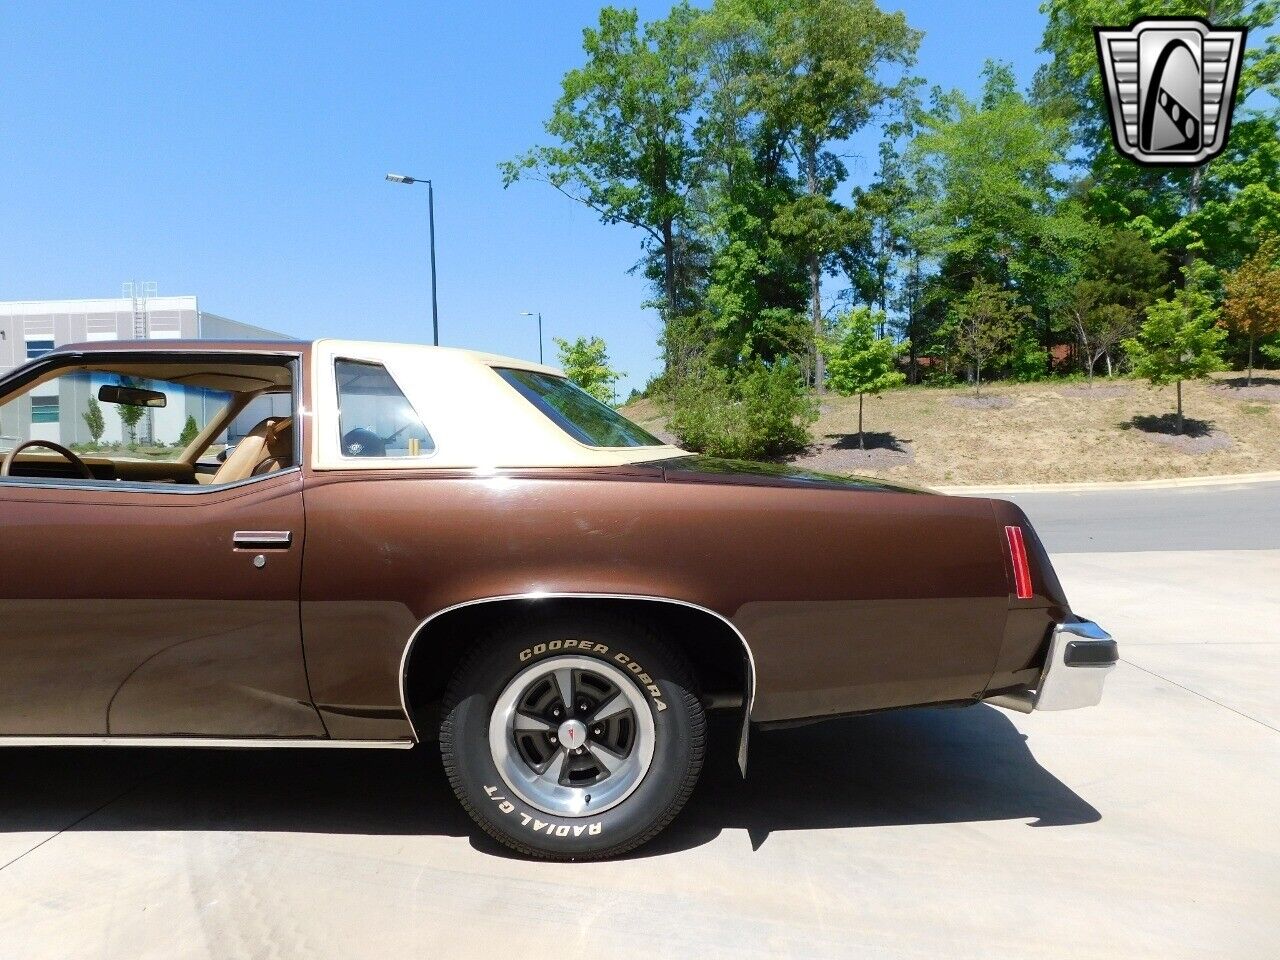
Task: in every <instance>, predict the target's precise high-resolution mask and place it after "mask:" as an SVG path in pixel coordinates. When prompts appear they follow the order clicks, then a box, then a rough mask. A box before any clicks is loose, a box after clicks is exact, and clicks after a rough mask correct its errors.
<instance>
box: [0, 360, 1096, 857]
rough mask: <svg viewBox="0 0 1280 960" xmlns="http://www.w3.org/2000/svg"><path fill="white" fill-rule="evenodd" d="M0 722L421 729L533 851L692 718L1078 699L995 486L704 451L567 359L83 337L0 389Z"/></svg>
mask: <svg viewBox="0 0 1280 960" xmlns="http://www.w3.org/2000/svg"><path fill="white" fill-rule="evenodd" d="M0 454H3V462H2V463H0V525H2V526H3V535H4V550H3V554H0V614H2V616H3V621H2V622H3V624H4V627H3V631H2V632H0V656H2V657H3V663H4V669H3V670H2V671H0V743H3V744H10V745H15V744H16V745H33V744H127V745H140V744H141V745H150V746H171V745H180V746H211V747H226V746H235V747H253V746H296V747H347V748H350V747H383V748H409V747H412V746H414V744H416V743H417V742H419V741H434V740H438V741H439V744H440V749H441V752H442V755H443V759H444V767H445V771H446V772H447V774H448V777H449V780H450V782H451V784H452V785H453V789H454V790H455V792H456V793H457V795H458V798H459V800H460V801H461V802H462V804H463V806H464V807H466V809H467V810H468V811H469V812H470V813H471V815H472V816H473V817H474V818H475V819H476V821H477V823H479V824H480V826H481V827H483V828H484V829H485V830H486V831H488V832H489V833H490V834H492V835H493V836H495V837H497V838H498V839H499V840H501V841H502V842H503V843H506V844H508V845H510V846H511V847H513V848H515V849H517V850H520V851H523V852H524V853H527V854H531V855H534V856H539V857H549V858H559V859H588V858H595V857H603V856H609V855H613V854H617V853H620V852H622V851H625V850H628V849H630V848H633V847H635V846H637V845H639V844H641V843H643V842H645V841H646V840H648V839H649V838H651V837H653V836H654V835H655V834H657V833H658V831H660V830H661V829H662V828H663V827H664V826H665V825H666V824H667V823H668V822H670V820H671V819H672V818H673V817H674V816H675V815H676V814H677V812H678V811H679V810H680V807H681V805H682V804H683V803H684V802H685V800H686V798H687V797H688V796H689V794H690V792H691V791H692V790H693V787H694V784H695V782H696V781H697V779H698V773H699V770H700V768H701V765H702V760H703V755H704V751H705V748H706V739H707V720H706V718H707V712H708V711H711V710H723V711H736V713H737V715H738V717H739V718H740V719H741V725H740V727H738V726H737V725H736V724H735V727H734V728H735V729H740V730H741V734H740V738H739V743H738V744H737V748H738V757H739V762H740V763H741V764H742V766H743V770H744V772H745V769H746V759H747V733H748V730H749V728H750V725H751V724H757V725H768V724H776V723H794V722H796V721H804V720H816V719H822V718H827V717H834V716H840V715H847V714H852V713H862V712H866V711H873V710H885V709H889V708H896V707H909V706H919V705H925V704H956V705H962V704H973V703H978V702H980V701H984V700H985V701H987V702H993V703H997V704H1000V705H1002V706H1006V707H1011V708H1014V709H1020V710H1030V709H1032V708H1040V709H1065V708H1069V707H1080V706H1088V705H1090V704H1094V703H1097V702H1098V699H1099V697H1100V696H1101V692H1102V683H1103V679H1104V677H1105V675H1106V673H1107V669H1108V668H1109V667H1110V666H1112V665H1113V664H1114V662H1115V660H1116V646H1115V644H1114V642H1113V641H1112V640H1111V639H1110V638H1109V637H1108V636H1107V635H1106V634H1105V633H1103V632H1102V631H1101V630H1100V629H1099V628H1098V627H1097V626H1096V625H1095V624H1093V623H1091V622H1089V621H1085V620H1081V619H1079V618H1077V617H1075V616H1074V615H1073V614H1072V612H1071V610H1070V608H1069V607H1068V605H1067V600H1066V597H1065V596H1064V595H1063V592H1062V588H1061V586H1060V585H1059V584H1058V581H1057V578H1056V577H1055V576H1054V572H1053V569H1052V567H1051V566H1050V564H1049V560H1048V558H1047V556H1046V555H1045V552H1044V550H1043V548H1042V547H1041V545H1040V542H1039V540H1038V539H1037V538H1036V535H1035V533H1034V531H1033V530H1032V529H1031V526H1030V525H1029V524H1028V522H1027V519H1026V517H1025V516H1024V515H1023V513H1022V512H1021V511H1020V510H1019V509H1018V508H1017V507H1015V506H1013V505H1011V504H1008V503H1004V502H1001V501H997V500H986V499H976V498H960V497H944V496H938V495H934V494H930V493H928V492H925V491H919V490H914V489H909V488H905V487H901V486H895V485H893V484H890V483H886V482H884V481H879V480H864V479H848V478H838V477H830V476H823V475H818V474H812V473H806V472H802V471H798V470H793V469H789V468H786V467H780V466H766V465H749V464H743V463H736V462H728V461H723V460H714V459H710V458H706V457H699V456H694V455H690V454H688V453H686V452H685V451H683V450H680V449H678V448H676V447H673V446H670V445H668V444H666V443H664V442H663V441H661V440H659V439H657V438H655V437H653V436H651V435H650V434H649V433H647V432H646V431H644V430H643V429H641V428H640V427H638V426H636V425H635V424H633V423H631V422H629V421H627V420H626V419H625V418H623V417H622V416H620V415H619V414H618V413H617V412H615V411H614V410H612V409H610V408H609V407H606V406H604V405H602V404H600V403H598V402H596V401H595V400H593V399H592V398H591V397H589V396H588V395H587V394H585V393H583V392H582V391H580V390H578V389H577V388H576V387H574V386H572V385H571V384H570V383H568V382H567V381H566V380H565V379H564V377H563V375H562V374H560V373H559V372H558V371H556V370H553V369H550V368H547V367H543V366H539V365H536V364H530V363H526V362H523V361H517V360H510V359H505V358H501V357H493V356H486V355H482V354H475V353H470V352H466V351H459V350H444V349H438V348H427V347H412V346H396V345H391V344H379V343H357V342H348V341H319V342H317V343H314V344H303V343H296V342H280V343H215V342H199V343H195V342H192V343H184V342H175V341H158V342H145V343H119V342H117V343H107V344H102V343H98V344H90V345H81V346H69V347H65V348H62V349H59V350H56V351H54V352H53V353H50V354H48V355H46V356H44V357H41V358H39V359H37V360H35V361H32V362H31V363H28V364H27V365H26V366H24V367H21V368H19V369H17V370H15V371H13V372H11V373H10V374H9V375H7V376H6V377H5V378H4V379H3V380H0Z"/></svg>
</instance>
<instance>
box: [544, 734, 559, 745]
mask: <svg viewBox="0 0 1280 960" xmlns="http://www.w3.org/2000/svg"><path fill="white" fill-rule="evenodd" d="M547 739H548V740H550V741H551V742H552V743H556V742H557V739H558V738H557V737H556V735H555V734H554V733H553V734H550V735H548V737H547Z"/></svg>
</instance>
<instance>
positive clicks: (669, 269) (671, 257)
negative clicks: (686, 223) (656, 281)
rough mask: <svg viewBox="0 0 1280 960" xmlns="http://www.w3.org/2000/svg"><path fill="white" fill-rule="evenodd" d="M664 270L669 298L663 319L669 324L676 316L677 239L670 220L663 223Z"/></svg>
mask: <svg viewBox="0 0 1280 960" xmlns="http://www.w3.org/2000/svg"><path fill="white" fill-rule="evenodd" d="M662 270H663V278H662V283H663V286H664V287H665V290H666V298H667V315H666V317H664V318H663V319H665V320H666V322H667V323H668V324H669V323H671V322H673V321H674V320H675V316H676V239H675V230H674V227H673V224H672V222H671V221H670V220H664V221H663V223H662Z"/></svg>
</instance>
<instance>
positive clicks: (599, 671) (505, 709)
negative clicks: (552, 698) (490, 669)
mask: <svg viewBox="0 0 1280 960" xmlns="http://www.w3.org/2000/svg"><path fill="white" fill-rule="evenodd" d="M558 671H570V674H569V675H570V676H571V677H574V678H576V676H577V674H576V673H574V671H580V672H581V673H586V674H594V675H595V676H596V677H603V678H605V679H606V680H608V681H609V682H610V683H611V684H613V686H614V687H616V688H617V692H618V696H619V697H620V698H622V701H623V707H622V710H625V711H629V713H630V716H631V718H632V719H633V721H634V737H633V742H632V744H631V749H630V751H629V752H628V754H627V755H626V756H625V757H624V758H620V759H619V758H616V757H613V756H612V755H610V757H609V759H610V762H613V761H617V765H616V766H615V767H614V768H613V769H611V770H610V771H609V773H608V775H607V776H606V777H604V778H603V779H602V780H600V781H598V782H596V783H594V784H592V785H590V786H586V787H578V786H570V785H565V784H562V783H559V782H555V781H553V780H551V779H549V778H548V777H547V776H546V775H545V774H544V775H539V773H538V772H537V771H535V770H534V768H533V767H532V766H530V765H529V763H528V762H527V761H526V758H525V756H524V755H523V754H522V753H521V751H520V749H519V747H518V745H517V743H516V723H517V719H519V720H520V722H521V723H523V724H525V725H526V726H525V727H524V729H525V730H527V729H529V727H528V726H527V723H528V717H526V716H525V715H524V714H520V713H518V712H517V707H518V706H519V705H520V703H521V702H522V700H524V698H525V696H526V694H528V693H529V691H530V690H532V689H533V688H534V687H535V686H536V685H538V684H541V683H542V682H543V681H544V680H546V679H547V678H548V677H549V676H550V677H551V681H552V683H556V684H557V685H559V680H558V678H557V677H556V676H555V675H556V674H557V672H558ZM563 676H564V674H563V673H562V674H561V677H563ZM601 706H607V705H604V704H602V705H601ZM609 716H616V714H609ZM588 726H590V725H589V724H588ZM546 727H547V729H548V730H551V731H556V730H558V727H557V725H556V724H555V722H554V721H550V720H549V722H547V724H546ZM656 742H657V734H656V730H655V728H654V723H653V711H652V710H651V708H650V706H649V703H648V700H647V698H646V697H645V694H644V691H642V690H641V689H640V688H639V687H638V686H637V685H636V683H635V681H634V680H633V679H632V678H631V677H629V676H628V675H627V674H626V673H625V672H623V671H622V670H619V669H618V668H617V667H615V666H614V665H613V664H611V663H608V662H606V661H603V660H596V659H594V658H591V657H581V656H554V657H548V658H546V659H544V660H540V661H539V662H538V663H535V664H532V665H530V666H528V667H526V668H525V669H523V670H521V671H520V672H519V673H518V674H516V675H515V677H513V678H512V679H511V681H510V682H509V683H508V684H507V685H506V686H505V687H504V688H503V690H502V693H500V694H499V695H498V699H497V702H496V703H495V704H494V707H493V712H492V713H491V714H490V717H489V750H490V753H491V754H492V757H493V763H494V766H495V767H497V769H498V773H499V774H500V775H501V776H502V779H503V781H504V782H505V783H506V785H507V787H508V788H510V790H511V792H512V793H514V794H515V795H516V796H518V797H519V798H520V799H521V800H523V801H524V802H525V803H527V804H528V805H529V806H531V807H533V808H534V809H536V810H541V811H542V812H543V813H547V814H550V815H552V816H559V817H588V816H594V815H596V814H600V813H604V812H605V811H606V810H609V809H612V808H613V807H616V806H617V805H618V804H620V803H621V802H622V801H623V800H625V799H627V797H629V796H631V794H632V793H633V792H634V791H635V789H636V788H637V787H639V786H640V783H641V782H642V781H643V780H644V778H645V775H646V774H647V773H648V772H649V768H650V766H651V765H652V763H653V752H654V748H655V746H656ZM599 749H602V748H599ZM593 756H599V754H593ZM555 763H559V758H557V759H556V761H555ZM553 766H554V764H553Z"/></svg>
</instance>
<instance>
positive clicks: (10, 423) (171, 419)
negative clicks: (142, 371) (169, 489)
mask: <svg viewBox="0 0 1280 960" xmlns="http://www.w3.org/2000/svg"><path fill="white" fill-rule="evenodd" d="M104 387H105V388H108V395H110V388H131V389H135V390H144V391H151V392H153V393H155V394H159V395H161V396H162V397H163V405H155V406H141V405H131V404H127V403H112V402H107V401H106V400H103V399H102V397H103V395H104V393H103V388H104ZM230 400H231V394H230V393H226V392H224V391H221V390H212V389H207V388H204V387H193V386H189V385H184V384H182V383H175V382H171V381H167V380H155V379H147V378H142V377H130V376H124V375H121V374H116V373H103V372H96V371H95V372H88V371H83V370H75V371H70V372H68V373H66V374H63V375H62V376H58V377H53V378H51V379H49V380H45V381H43V382H41V383H37V384H36V385H35V386H33V387H31V388H30V389H29V390H26V391H24V392H22V393H19V394H17V395H16V396H12V397H9V398H7V399H6V400H5V401H4V402H3V403H2V404H0V454H3V453H5V452H7V451H9V450H12V449H13V448H14V447H15V446H17V445H18V444H20V443H24V442H26V441H28V440H48V441H51V442H53V443H58V444H61V445H62V446H64V447H67V448H68V449H70V450H72V451H73V452H75V453H78V454H80V455H82V456H98V457H107V458H109V459H111V460H113V461H152V462H163V461H169V462H172V461H176V460H178V459H179V458H180V457H181V455H182V452H183V450H185V449H186V447H187V445H188V444H189V443H190V442H191V441H192V440H194V439H195V437H196V435H197V433H198V432H199V431H200V430H201V429H202V428H203V427H204V426H205V425H206V424H207V423H209V422H210V421H212V420H213V419H214V418H216V417H217V416H219V415H220V414H221V413H222V411H223V410H225V409H226V407H227V404H228V403H229V402H230ZM159 402H160V401H159V399H157V400H156V403H157V404H159ZM36 452H38V450H37V451H36Z"/></svg>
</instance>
